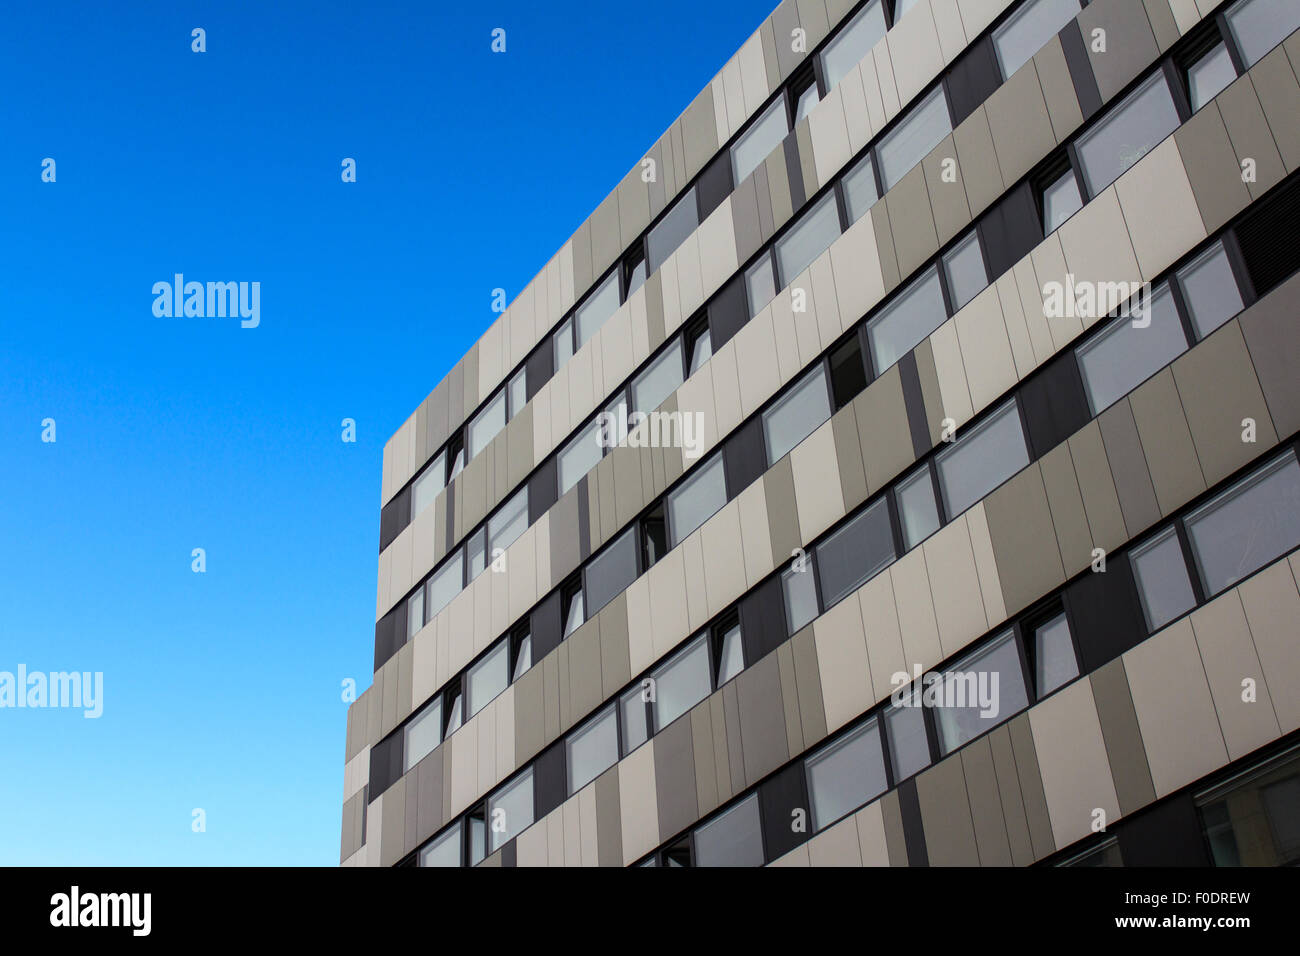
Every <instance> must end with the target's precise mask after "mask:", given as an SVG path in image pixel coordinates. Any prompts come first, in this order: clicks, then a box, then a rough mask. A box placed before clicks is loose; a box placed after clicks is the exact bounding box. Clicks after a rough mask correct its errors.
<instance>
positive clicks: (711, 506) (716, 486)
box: [668, 455, 727, 547]
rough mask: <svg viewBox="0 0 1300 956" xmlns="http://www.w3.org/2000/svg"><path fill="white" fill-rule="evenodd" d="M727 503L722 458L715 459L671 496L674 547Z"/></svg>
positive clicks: (670, 523) (715, 457)
mask: <svg viewBox="0 0 1300 956" xmlns="http://www.w3.org/2000/svg"><path fill="white" fill-rule="evenodd" d="M726 503H727V481H726V473H725V472H724V471H723V465H722V456H721V455H714V456H713V458H712V459H710V460H709V461H708V462H706V463H705V464H703V465H701V466H700V467H699V468H697V469H696V471H695V474H694V475H692V476H691V478H690V480H689V481H687V482H686V483H685V484H684V485H682V486H681V487H680V488H678V489H677V490H676V491H674V492H673V493H672V494H670V495H669V496H668V521H669V527H670V528H671V529H672V546H674V547H676V546H677V544H679V543H680V542H681V541H682V540H684V539H685V538H686V537H687V536H688V535H690V533H691V532H692V531H694V530H695V529H696V528H698V527H699V526H700V525H702V524H704V522H705V521H707V520H708V519H709V518H711V517H712V516H713V515H714V513H715V512H717V510H718V509H719V508H721V507H722V506H723V505H725V504H726Z"/></svg>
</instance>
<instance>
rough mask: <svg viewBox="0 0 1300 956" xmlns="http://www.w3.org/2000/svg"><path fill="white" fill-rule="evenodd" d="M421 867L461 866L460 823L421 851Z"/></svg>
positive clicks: (454, 824)
mask: <svg viewBox="0 0 1300 956" xmlns="http://www.w3.org/2000/svg"><path fill="white" fill-rule="evenodd" d="M420 866H460V823H459V822H456V823H453V824H452V825H451V826H450V827H448V828H447V832H445V833H443V834H442V835H441V836H439V837H435V838H434V840H433V841H432V842H431V843H429V845H428V846H426V847H425V848H424V849H422V850H421V851H420Z"/></svg>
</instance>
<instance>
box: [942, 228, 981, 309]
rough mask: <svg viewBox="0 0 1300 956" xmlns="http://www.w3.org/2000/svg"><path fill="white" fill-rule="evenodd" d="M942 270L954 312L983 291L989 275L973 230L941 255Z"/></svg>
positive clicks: (977, 238) (977, 237)
mask: <svg viewBox="0 0 1300 956" xmlns="http://www.w3.org/2000/svg"><path fill="white" fill-rule="evenodd" d="M943 271H944V275H945V276H947V279H948V292H949V295H950V296H951V298H952V310H953V311H954V312H956V311H957V310H958V309H960V308H961V307H962V306H963V305H965V304H966V303H967V302H969V301H970V300H971V299H973V298H975V296H977V295H979V294H980V293H981V292H983V291H984V288H985V287H986V286H987V285H988V284H989V275H988V270H986V269H985V268H984V253H983V252H981V251H980V241H979V236H978V235H977V234H976V233H975V231H974V230H971V231H970V233H968V234H967V236H966V238H965V239H963V240H961V241H960V242H959V243H957V245H955V246H953V247H952V249H950V250H949V251H948V253H947V254H946V255H945V256H944V257H943Z"/></svg>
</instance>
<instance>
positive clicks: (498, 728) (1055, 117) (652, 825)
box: [340, 0, 1300, 866]
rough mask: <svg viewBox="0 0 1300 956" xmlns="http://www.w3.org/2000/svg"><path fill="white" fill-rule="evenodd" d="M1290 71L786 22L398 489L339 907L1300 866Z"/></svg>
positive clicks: (918, 27) (958, 10)
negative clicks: (808, 875) (409, 893)
mask: <svg viewBox="0 0 1300 956" xmlns="http://www.w3.org/2000/svg"><path fill="white" fill-rule="evenodd" d="M1297 30H1300V7H1297V5H1296V4H1295V3H1293V2H1291V0H1224V2H1221V3H1214V2H1213V0H1196V2H1194V3H1193V2H1191V0H1142V2H1132V0H1086V2H1085V0H911V2H905V3H900V2H898V0H867V2H859V3H855V2H853V0H825V2H822V0H816V2H812V3H809V2H807V0H798V2H796V0H786V2H784V3H782V4H781V6H780V7H778V8H777V9H776V10H775V11H774V12H772V14H771V16H770V17H769V18H768V19H767V20H766V21H765V22H764V23H763V25H762V26H761V27H760V29H759V30H758V31H757V32H756V33H755V34H754V35H753V36H752V37H750V38H749V39H748V40H747V41H746V42H745V43H744V44H743V45H742V46H741V47H740V50H739V52H738V53H737V54H736V56H735V57H733V58H732V59H731V60H730V61H729V62H728V63H727V64H726V65H724V66H723V68H722V70H721V71H720V72H719V73H718V74H717V76H716V77H715V78H714V80H713V81H712V82H711V83H710V84H709V86H708V88H706V89H705V90H703V91H701V92H700V94H699V95H698V96H697V97H696V98H695V99H694V101H692V102H691V103H690V105H689V106H688V107H687V108H686V110H685V112H684V113H682V115H681V116H680V117H679V119H678V120H677V121H676V122H674V123H673V125H672V126H671V127H670V128H669V130H668V131H667V132H665V134H664V135H663V137H661V138H660V140H659V141H658V142H656V143H655V144H654V145H653V146H651V148H650V149H649V150H647V152H646V153H645V155H644V156H643V157H635V159H636V163H635V166H634V167H633V169H632V171H631V172H629V173H628V175H627V176H626V177H625V178H624V179H623V181H622V184H621V185H620V186H619V187H618V188H617V189H616V190H615V191H614V193H611V194H610V196H609V197H608V198H607V199H606V200H605V201H604V202H603V203H602V204H601V205H600V207H599V208H598V209H597V210H595V212H594V213H593V214H592V216H591V218H590V219H589V220H588V221H587V222H586V223H584V224H583V226H582V227H581V228H580V229H579V230H578V232H577V233H575V234H574V236H573V237H572V238H571V239H570V240H569V241H568V242H566V243H565V244H564V246H563V247H562V248H561V249H560V250H559V252H558V253H557V254H556V255H555V257H554V258H552V259H551V261H550V262H548V263H547V264H546V265H545V267H544V268H543V269H542V271H541V272H539V273H538V275H537V277H536V278H535V279H534V280H533V282H532V283H530V284H529V285H528V286H527V288H525V289H524V290H523V291H522V292H521V293H520V294H519V295H518V296H517V297H516V299H515V301H514V302H513V303H512V305H511V306H510V308H509V309H507V310H506V312H505V313H504V314H503V315H502V316H501V317H500V318H499V319H498V320H497V321H496V323H495V324H494V325H493V326H492V327H491V328H490V329H489V330H488V331H487V333H486V334H485V335H484V336H483V337H482V338H481V339H480V340H479V342H478V343H477V344H476V345H475V346H474V347H473V348H472V349H471V350H470V352H469V353H468V354H467V355H466V356H465V358H464V359H463V360H462V361H461V362H460V363H458V364H457V366H456V367H455V368H454V369H453V370H452V371H451V373H449V374H448V376H447V378H446V379H445V380H444V381H443V382H442V383H441V384H439V385H438V386H437V388H435V389H434V390H433V392H432V393H431V394H430V395H429V397H428V398H427V399H426V400H425V401H424V402H423V403H422V404H421V405H420V407H419V408H418V409H417V410H416V412H415V413H414V414H412V416H411V418H410V419H409V420H408V421H407V423H406V424H405V425H403V426H402V428H401V429H399V430H398V432H397V433H396V434H395V435H394V436H393V438H392V439H391V440H390V441H389V442H388V444H387V446H386V448H385V450H384V462H383V476H382V490H381V508H382V514H381V522H380V527H381V533H380V556H379V582H378V589H377V594H376V615H375V617H376V628H375V646H374V650H375V674H374V682H373V684H372V686H371V687H370V688H369V689H368V690H367V691H366V692H365V693H364V694H362V695H361V697H360V698H359V699H358V700H357V701H356V702H355V703H354V704H353V705H352V707H351V709H350V710H349V715H348V730H347V741H346V769H345V774H344V780H345V788H344V789H345V792H344V804H343V835H342V846H341V855H340V859H341V862H342V863H343V864H345V865H372V866H393V865H413V866H472V865H480V864H482V865H501V866H546V865H550V866H558V865H564V866H596V865H599V866H632V865H637V866H753V865H763V864H779V865H814V866H817V865H846V864H847V865H895V866H904V865H944V864H956V865H983V866H1004V865H1017V866H1027V865H1034V864H1047V865H1087V866H1113V865H1130V866H1131V865H1160V864H1174V865H1183V864H1200V865H1220V866H1237V865H1288V864H1290V865H1294V864H1296V863H1300V663H1297V662H1300V643H1298V641H1300V638H1298V637H1297V631H1296V628H1295V621H1296V620H1297V619H1300V585H1298V584H1297V581H1298V580H1300V553H1298V551H1297V548H1298V547H1300V457H1298V456H1300V437H1298V435H1297V429H1298V428H1300V390H1298V389H1297V387H1296V377H1295V374H1294V369H1295V363H1296V361H1297V358H1298V357H1300V320H1297V318H1296V313H1295V308H1294V302H1295V301H1296V299H1297V296H1300V275H1297V273H1298V272H1300V252H1297V250H1298V249H1300V242H1297V236H1296V232H1295V230H1296V227H1295V222H1296V218H1297V213H1298V212H1300V175H1298V174H1297V168H1298V167H1300V140H1298V139H1297V137H1296V132H1295V115H1296V114H1295V109H1296V105H1297V104H1298V103H1300V80H1297V76H1298V75H1300V33H1297ZM1102 35H1104V36H1105V37H1106V42H1105V44H1099V41H1098V39H1097V38H1098V37H1099V36H1102ZM798 39H802V41H803V42H792V40H798ZM1243 157H1244V158H1245V159H1243ZM643 161H649V162H643ZM647 168H650V169H653V170H654V175H653V176H651V177H650V180H649V181H647V179H646V178H645V177H643V176H642V175H641V171H642V170H643V169H647ZM1245 684H1249V686H1250V687H1251V688H1252V692H1251V693H1250V694H1243V692H1242V688H1243V686H1245ZM1246 698H1249V699H1246ZM1098 812H1101V813H1103V814H1104V815H1105V818H1106V829H1105V832H1103V833H1097V832H1094V823H1095V821H1096V815H1097V813H1098ZM792 821H796V823H795V825H792Z"/></svg>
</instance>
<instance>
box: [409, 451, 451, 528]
mask: <svg viewBox="0 0 1300 956" xmlns="http://www.w3.org/2000/svg"><path fill="white" fill-rule="evenodd" d="M446 478H447V457H446V453H445V452H439V453H438V457H437V458H435V459H434V460H433V461H431V462H429V466H428V467H427V468H425V469H424V471H423V472H421V473H420V477H419V478H416V479H415V485H414V487H413V488H412V489H411V520H415V516H416V515H418V514H419V513H420V512H421V511H423V510H424V509H425V508H427V507H428V506H429V505H431V504H433V499H434V498H436V497H438V492H440V491H442V489H443V487H444V486H445V484H446Z"/></svg>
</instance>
